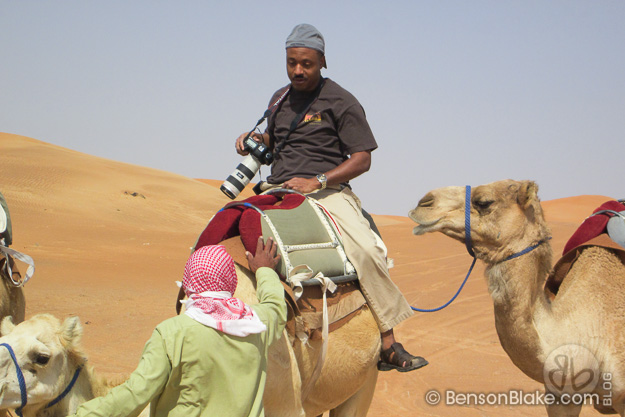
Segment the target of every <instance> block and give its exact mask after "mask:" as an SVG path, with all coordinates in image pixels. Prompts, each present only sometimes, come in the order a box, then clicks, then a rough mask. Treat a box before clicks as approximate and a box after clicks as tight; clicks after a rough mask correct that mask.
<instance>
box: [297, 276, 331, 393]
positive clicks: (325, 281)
mask: <svg viewBox="0 0 625 417" xmlns="http://www.w3.org/2000/svg"><path fill="white" fill-rule="evenodd" d="M312 279H313V280H317V281H319V282H320V283H321V291H322V292H323V329H322V331H321V340H322V344H321V354H320V355H319V359H317V363H316V364H315V369H314V370H313V373H312V375H311V376H310V379H309V380H308V382H307V383H306V386H305V387H304V388H303V389H302V401H304V400H305V399H306V398H307V397H308V394H310V391H311V390H312V388H313V387H314V386H315V383H316V382H317V380H318V379H319V375H321V371H322V369H323V363H324V362H325V360H326V355H327V353H328V335H329V334H330V330H329V329H330V323H329V319H328V300H327V296H326V294H327V292H328V291H330V292H331V293H334V291H336V284H335V283H334V282H332V280H330V279H329V278H326V277H324V276H323V274H322V273H321V272H320V273H318V274H317V275H315V276H314V277H313V278H312Z"/></svg>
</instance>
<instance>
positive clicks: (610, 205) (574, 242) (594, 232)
mask: <svg viewBox="0 0 625 417" xmlns="http://www.w3.org/2000/svg"><path fill="white" fill-rule="evenodd" d="M601 210H613V211H617V212H621V211H624V210H625V204H622V203H619V202H618V201H607V202H605V203H603V204H602V205H601V206H599V207H598V208H597V209H595V211H593V214H594V213H597V212H599V211H601ZM610 217H611V215H602V214H600V215H597V216H590V217H588V218H587V219H586V220H584V222H583V223H582V224H581V226H579V228H578V229H577V230H576V231H575V233H573V236H571V238H570V239H569V241H568V242H567V244H566V245H565V246H564V251H563V252H562V254H563V255H565V254H566V253H567V252H569V251H571V250H573V249H575V248H576V247H578V246H580V245H582V244H584V243H586V242H588V241H589V240H591V239H594V238H595V237H597V236H599V235H600V234H602V233H605V232H606V226H607V224H608V221H609V220H610Z"/></svg>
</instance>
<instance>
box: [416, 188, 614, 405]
mask: <svg viewBox="0 0 625 417" xmlns="http://www.w3.org/2000/svg"><path fill="white" fill-rule="evenodd" d="M537 190H538V187H537V185H536V184H535V183H534V182H531V181H512V180H504V181H498V182H494V183H491V184H486V185H481V186H479V187H475V188H474V189H473V190H472V191H471V190H470V188H469V187H467V188H466V189H465V187H445V188H440V189H436V190H433V191H430V192H429V193H427V194H426V195H425V196H424V197H423V198H422V199H421V201H419V204H418V206H417V207H416V208H415V209H414V210H412V211H410V213H409V216H410V218H411V219H412V220H414V221H415V222H416V223H418V224H419V225H418V226H416V227H415V228H414V230H413V232H414V234H415V235H422V234H425V233H430V232H441V233H443V234H445V235H447V236H449V237H452V238H454V239H456V240H459V241H461V242H465V243H466V244H467V246H468V247H469V248H470V250H472V251H473V252H474V253H475V256H476V257H477V258H478V259H481V260H482V261H484V263H485V264H486V266H487V268H486V272H485V275H486V279H487V283H488V290H489V293H490V295H491V297H492V299H493V302H494V313H495V325H496V329H497V334H498V335H499V340H500V342H501V345H502V347H503V348H504V350H505V351H506V353H507V354H508V356H509V357H510V359H511V360H512V362H513V363H514V364H515V365H516V366H517V367H518V368H519V369H520V370H521V371H523V372H524V373H525V374H526V375H527V376H529V377H530V378H532V379H534V380H536V381H539V382H541V383H544V384H545V388H546V391H547V392H548V393H549V395H551V396H552V397H550V398H553V399H554V401H553V403H552V404H547V405H546V408H547V414H548V415H549V416H578V415H579V413H580V412H581V408H582V403H583V402H584V401H587V402H588V401H591V402H592V404H593V405H594V407H595V408H596V409H597V410H598V411H600V412H602V413H611V414H616V413H618V414H620V415H621V416H624V415H625V337H624V336H623V334H624V332H623V328H624V326H625V297H624V296H623V294H624V293H625V265H623V263H622V262H621V260H620V258H619V257H618V256H617V255H616V254H615V252H613V251H612V250H610V249H606V248H603V247H598V246H591V247H587V248H585V249H583V251H582V252H581V254H580V255H579V257H578V259H577V261H576V262H575V263H574V264H573V266H572V268H571V269H570V271H569V273H568V275H567V276H566V278H565V280H564V282H563V283H562V285H561V287H560V289H559V291H558V293H557V296H556V297H555V298H554V299H551V297H549V295H548V294H547V293H546V292H545V291H544V290H543V286H544V284H545V279H546V278H547V276H548V274H549V273H550V270H551V268H552V249H551V246H550V245H549V243H548V240H549V238H550V230H549V228H548V226H547V223H546V221H545V219H544V216H543V211H542V207H541V205H540V200H539V199H538V196H537ZM465 214H466V215H465ZM468 216H470V217H468ZM467 219H470V220H469V221H467ZM565 403H567V404H565Z"/></svg>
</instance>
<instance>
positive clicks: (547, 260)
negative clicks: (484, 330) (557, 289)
mask: <svg viewBox="0 0 625 417" xmlns="http://www.w3.org/2000/svg"><path fill="white" fill-rule="evenodd" d="M550 267H551V246H549V245H548V244H544V245H542V246H541V247H540V248H537V249H536V250H534V251H532V252H531V253H527V254H525V255H523V256H521V257H518V258H515V259H512V260H509V261H506V262H500V263H497V264H495V265H491V266H489V267H488V268H487V270H486V275H487V278H488V289H489V292H490V294H491V297H492V299H493V302H494V306H495V325H496V328H497V334H498V335H499V340H500V341H501V345H502V346H503V348H504V350H505V351H506V352H507V353H508V355H509V356H510V358H511V359H512V361H513V362H514V363H515V365H516V366H517V367H519V369H521V370H522V371H523V372H525V374H527V375H528V376H530V377H531V378H533V379H536V380H539V381H540V380H542V372H541V370H542V363H541V359H540V357H541V356H542V351H543V346H542V344H541V336H540V334H539V329H537V327H536V322H537V321H539V320H540V319H541V318H542V317H545V316H547V315H548V314H549V302H548V300H547V298H546V297H545V295H544V292H543V284H544V281H545V278H546V276H547V273H548V272H549V269H550ZM537 373H538V375H537Z"/></svg>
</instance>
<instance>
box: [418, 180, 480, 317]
mask: <svg viewBox="0 0 625 417" xmlns="http://www.w3.org/2000/svg"><path fill="white" fill-rule="evenodd" d="M464 244H465V246H466V247H467V252H469V255H471V256H472V257H473V262H471V267H470V268H469V272H467V276H466V277H465V278H464V281H462V284H460V288H458V291H456V294H454V296H453V297H451V300H449V301H447V302H446V303H445V304H443V305H442V306H440V307H436V308H429V309H428V308H417V307H413V306H410V308H411V309H413V310H414V311H419V312H421V313H433V312H435V311H439V310H442V309H444V308H445V307H447V306H448V305H449V304H451V303H452V302H453V301H454V300H455V299H456V297H458V296H459V295H460V291H462V289H463V288H464V284H466V283H467V280H468V279H469V276H470V275H471V272H473V267H474V266H475V261H477V258H476V257H475V253H474V252H473V242H472V241H471V186H470V185H467V186H466V187H465V197H464Z"/></svg>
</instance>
